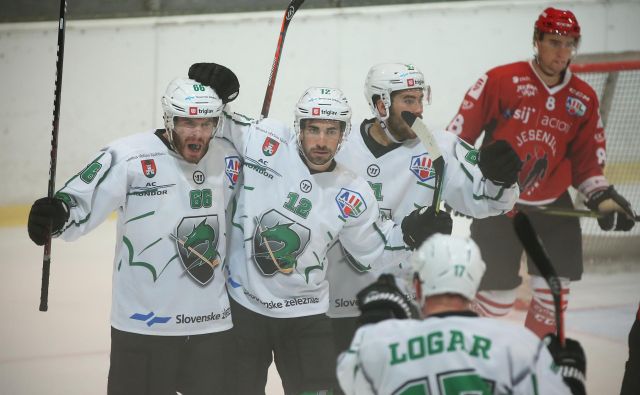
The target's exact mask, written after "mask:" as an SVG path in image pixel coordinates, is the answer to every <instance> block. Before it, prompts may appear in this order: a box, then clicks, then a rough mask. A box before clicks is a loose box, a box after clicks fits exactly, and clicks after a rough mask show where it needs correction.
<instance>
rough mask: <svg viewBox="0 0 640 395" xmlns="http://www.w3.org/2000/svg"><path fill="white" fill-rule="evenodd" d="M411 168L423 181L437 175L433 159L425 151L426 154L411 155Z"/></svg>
mask: <svg viewBox="0 0 640 395" xmlns="http://www.w3.org/2000/svg"><path fill="white" fill-rule="evenodd" d="M409 170H411V172H412V173H413V174H415V176H416V177H418V179H419V180H420V181H422V182H425V181H427V180H430V179H432V178H433V177H435V176H436V169H434V168H433V161H432V160H431V158H430V157H429V155H427V153H426V152H425V153H424V154H420V155H416V156H412V157H411V164H410V166H409Z"/></svg>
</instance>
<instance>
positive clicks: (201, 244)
mask: <svg viewBox="0 0 640 395" xmlns="http://www.w3.org/2000/svg"><path fill="white" fill-rule="evenodd" d="M216 229H219V224H218V216H217V215H211V216H204V217H203V216H200V217H185V218H183V219H182V221H180V224H179V225H178V229H177V236H176V237H174V238H175V240H176V246H177V248H178V253H179V255H180V259H181V260H182V264H183V266H184V268H185V271H186V272H188V273H189V275H190V276H191V277H192V278H193V279H194V280H196V281H197V282H199V283H200V284H202V285H205V284H206V283H208V282H209V281H211V279H213V277H214V268H215V267H216V266H217V265H218V264H219V263H220V259H219V257H220V253H219V252H218V249H217V245H218V240H219V238H218V237H217V235H218V233H219V232H218V231H217V230H216ZM187 232H188V233H187Z"/></svg>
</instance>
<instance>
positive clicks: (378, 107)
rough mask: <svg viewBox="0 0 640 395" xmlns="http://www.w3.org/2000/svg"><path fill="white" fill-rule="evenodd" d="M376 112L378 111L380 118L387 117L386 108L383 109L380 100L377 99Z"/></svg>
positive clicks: (382, 103)
mask: <svg viewBox="0 0 640 395" xmlns="http://www.w3.org/2000/svg"><path fill="white" fill-rule="evenodd" d="M376 110H378V114H380V116H381V117H386V116H387V108H385V106H384V102H383V101H382V99H378V101H376Z"/></svg>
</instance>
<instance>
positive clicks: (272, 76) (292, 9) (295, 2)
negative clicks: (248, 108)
mask: <svg viewBox="0 0 640 395" xmlns="http://www.w3.org/2000/svg"><path fill="white" fill-rule="evenodd" d="M303 2H304V0H291V2H290V3H289V5H288V6H287V9H286V10H285V12H284V17H283V18H282V25H281V27H280V35H279V36H278V45H277V46H276V54H275V56H274V58H273V64H272V65H271V72H270V73H269V82H268V83H267V91H266V92H265V94H264V101H263V102H262V110H261V111H260V114H261V115H262V118H266V117H267V116H268V115H269V108H270V107H271V98H272V97H273V88H274V87H275V85H276V76H277V75H278V68H279V67H280V56H281V55H282V47H283V46H284V38H285V36H286V34H287V29H288V28H289V23H290V22H291V19H293V15H294V14H295V13H296V11H298V9H299V8H300V6H301V5H302V3H303Z"/></svg>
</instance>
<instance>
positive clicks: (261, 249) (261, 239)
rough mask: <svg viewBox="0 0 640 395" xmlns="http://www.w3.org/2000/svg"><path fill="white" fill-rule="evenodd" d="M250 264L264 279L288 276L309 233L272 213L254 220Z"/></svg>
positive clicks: (279, 215)
mask: <svg viewBox="0 0 640 395" xmlns="http://www.w3.org/2000/svg"><path fill="white" fill-rule="evenodd" d="M256 222H257V225H256V231H255V234H254V238H253V248H254V254H253V257H254V261H255V262H256V264H257V265H258V268H259V269H260V271H261V272H262V273H263V274H265V275H273V274H275V273H277V272H280V273H283V274H289V273H291V272H293V270H294V269H295V268H296V266H297V263H298V256H299V255H300V254H301V253H302V251H303V250H304V248H305V247H306V245H307V243H308V242H309V236H310V231H309V230H308V229H307V228H305V227H304V226H302V225H300V224H298V223H297V222H295V221H293V220H291V219H289V218H287V217H286V216H284V215H283V214H281V213H279V212H278V211H276V210H271V211H269V212H267V213H266V214H264V215H263V216H262V219H260V220H258V219H256Z"/></svg>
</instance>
